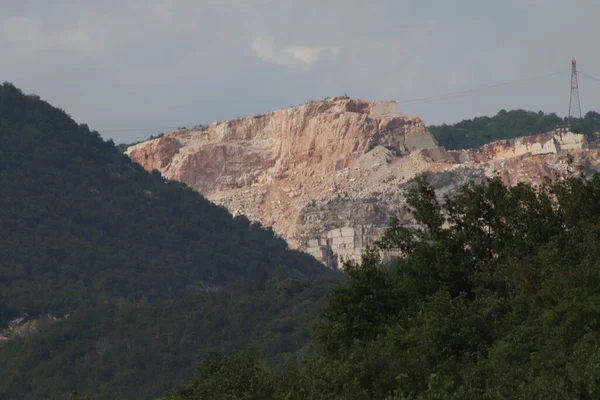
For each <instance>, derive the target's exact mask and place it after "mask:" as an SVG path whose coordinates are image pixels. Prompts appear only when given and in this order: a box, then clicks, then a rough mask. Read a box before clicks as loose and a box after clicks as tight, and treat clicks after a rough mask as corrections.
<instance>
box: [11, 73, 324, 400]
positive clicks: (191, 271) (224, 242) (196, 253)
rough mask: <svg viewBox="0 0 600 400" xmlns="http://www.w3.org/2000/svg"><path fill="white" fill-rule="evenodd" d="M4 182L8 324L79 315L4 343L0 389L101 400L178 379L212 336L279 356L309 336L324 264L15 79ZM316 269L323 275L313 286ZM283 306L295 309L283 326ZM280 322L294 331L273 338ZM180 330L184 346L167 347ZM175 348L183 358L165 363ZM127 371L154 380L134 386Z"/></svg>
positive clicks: (156, 391) (219, 342) (213, 342)
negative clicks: (82, 394) (151, 167)
mask: <svg viewBox="0 0 600 400" xmlns="http://www.w3.org/2000/svg"><path fill="white" fill-rule="evenodd" d="M0 187H2V195H1V196H0V282H1V286H0V334H2V330H3V329H5V328H6V327H7V323H8V321H10V320H12V319H13V318H16V317H20V316H22V315H25V314H28V315H29V318H32V317H33V318H35V317H38V316H42V317H43V318H46V319H49V320H52V318H50V317H49V316H52V317H63V316H65V315H66V314H70V317H69V319H68V320H66V321H64V322H63V323H58V322H57V323H53V324H50V325H51V326H50V325H49V326H48V327H46V329H42V330H41V331H40V332H39V333H38V334H35V335H32V336H31V337H29V338H28V339H27V340H26V341H25V340H13V341H9V342H10V343H9V344H8V345H4V346H2V347H0V360H1V361H0V371H1V372H0V375H2V376H0V398H12V399H16V398H49V397H51V396H50V395H56V396H62V395H63V393H64V391H65V390H67V389H70V388H73V389H75V388H81V387H83V388H88V389H92V390H94V391H95V392H96V393H99V394H100V398H121V397H125V398H131V397H130V396H131V394H132V393H137V395H142V394H144V393H146V395H147V396H157V395H160V394H161V392H162V391H164V390H166V389H169V388H165V387H161V386H160V384H159V382H160V379H159V378H158V377H159V375H160V374H163V376H169V374H171V376H172V378H177V377H178V376H179V375H177V374H178V373H179V372H181V371H182V370H185V373H184V374H183V377H184V378H185V377H186V374H187V373H188V372H189V373H191V367H190V365H191V364H188V362H185V361H184V362H182V360H184V359H185V360H188V361H189V363H195V362H197V360H198V358H199V357H201V355H202V354H203V352H204V350H205V349H207V348H221V347H222V348H228V347H229V348H240V347H243V346H244V345H246V344H252V343H255V342H256V343H259V345H264V346H263V347H260V346H259V347H260V348H259V350H260V351H262V353H264V354H266V355H267V356H268V357H276V356H277V355H278V354H280V353H285V352H291V353H293V352H295V351H297V350H298V349H299V348H301V347H302V346H304V345H305V344H306V342H307V337H306V325H307V324H308V322H310V320H312V318H313V317H314V314H315V313H316V311H314V310H313V309H315V310H316V309H318V308H319V307H320V305H321V304H322V302H323V299H324V298H325V293H326V289H325V288H326V287H327V285H328V284H327V283H322V282H325V281H327V280H328V279H330V278H328V276H330V275H328V274H330V273H329V272H327V271H326V269H325V268H324V267H323V266H322V265H321V264H319V263H318V262H317V261H316V260H315V259H313V258H312V257H310V256H308V255H305V254H303V253H300V252H296V251H291V250H290V249H288V248H287V245H286V243H285V242H284V241H283V240H281V239H279V238H277V237H276V236H275V235H274V234H273V232H272V231H271V230H270V229H265V228H263V227H262V226H259V225H256V224H251V223H250V222H249V221H248V220H247V219H246V218H244V217H236V218H233V217H232V216H231V215H230V214H229V213H228V212H227V210H226V209H224V208H221V207H217V206H215V205H214V204H212V203H210V202H209V201H207V200H205V199H204V198H203V197H202V196H200V195H199V194H198V193H196V192H194V191H193V190H191V189H189V188H187V187H186V186H184V185H182V184H180V183H176V182H168V181H165V180H164V179H163V178H162V177H161V176H160V174H158V173H156V172H155V173H151V174H150V173H147V172H146V171H144V170H143V169H142V167H140V166H138V165H137V164H135V163H133V162H132V161H130V160H129V158H128V157H126V156H125V155H123V154H121V153H120V152H119V151H118V150H117V148H116V147H115V146H114V144H113V143H112V142H105V141H103V140H102V138H101V137H100V136H99V134H98V133H97V132H93V131H90V130H89V129H88V127H87V126H85V125H78V124H77V123H76V122H74V121H73V120H72V119H71V118H70V117H69V116H68V115H67V114H65V113H64V112H63V111H61V110H59V109H56V108H54V107H52V106H50V105H49V104H48V103H46V102H44V101H42V100H40V99H39V98H38V97H37V96H31V95H24V94H23V93H22V92H21V91H20V90H19V89H17V88H15V87H14V86H13V85H11V84H8V83H5V84H3V85H2V86H0ZM317 277H325V278H323V279H324V280H323V279H321V281H320V282H321V283H322V286H320V285H321V283H319V284H315V287H313V286H310V285H307V284H306V282H307V281H306V280H307V279H312V278H317ZM319 288H323V289H322V290H321V289H319ZM311 290H313V291H314V293H313V292H310V291H311ZM319 290H321V291H319ZM253 291H258V292H257V293H258V294H257V295H256V296H253V295H252V292H253ZM281 293H283V294H281ZM307 293H308V294H307ZM311 293H312V294H311ZM280 294H281V296H284V298H280V297H278V296H280ZM301 296H305V297H304V298H301ZM184 297H185V298H186V299H185V300H181V301H179V299H181V298H184ZM240 299H245V301H243V302H242V303H240ZM296 299H298V300H299V301H300V300H302V301H306V300H310V302H309V303H308V304H304V306H303V308H302V310H297V312H295V313H293V314H290V313H289V310H288V309H286V308H285V307H290V308H293V307H294V305H295V304H296V303H295V301H296ZM275 301H279V303H278V304H274V302H275ZM186 302H187V303H186ZM253 302H254V303H253ZM255 302H259V304H258V305H257V304H255ZM207 304H212V306H207V307H208V308H209V309H203V307H204V306H205V305H207ZM249 307H250V308H249ZM252 307H255V308H252ZM159 315H160V317H159ZM194 316H196V317H197V318H198V320H194ZM277 316H279V317H281V318H283V317H286V318H287V319H288V320H287V322H286V323H285V324H283V325H284V327H283V328H282V327H281V326H280V325H279V323H278V320H277V319H276V318H275V317H277ZM202 318H204V319H205V322H204V323H200V322H199V321H200V319H202ZM273 318H275V320H273ZM178 323H179V324H180V326H181V327H182V329H181V330H173V328H174V327H175V326H176V325H175V324H178ZM161 324H162V325H161ZM261 324H262V325H261ZM268 324H271V325H272V326H270V328H268V327H267V326H268ZM208 327H212V328H211V329H210V330H207V329H208ZM230 329H231V331H230ZM236 329H237V331H236ZM278 329H286V330H287V331H288V332H290V337H294V334H296V336H295V339H293V340H291V339H290V340H288V342H282V341H281V340H283V339H281V338H279V339H277V338H275V336H274V335H275V333H276V332H277V330H278ZM168 332H170V333H168ZM274 332H275V333H274ZM167 333H168V334H169V335H170V336H169V339H168V340H167V339H165V338H164V337H163V336H162V335H163V334H167ZM180 335H185V338H181V337H180ZM137 337H143V338H145V339H144V340H146V339H147V342H143V344H140V343H139V342H137V341H136V338H137ZM198 337H200V338H202V337H205V338H206V340H198ZM111 338H112V340H113V341H112V342H111ZM178 338H179V341H178V344H180V345H182V346H184V347H183V348H181V347H178V346H167V344H171V345H172V342H171V340H178ZM194 338H195V339H194ZM254 339H256V341H254V342H253V340H254ZM267 339H272V340H271V341H270V344H269V345H270V346H271V347H270V348H267V345H266V343H267V342H269V340H267ZM185 346H188V347H187V348H186V347H185ZM105 347H106V348H105ZM102 349H105V351H104V350H102ZM110 349H112V351H114V353H111V350H110ZM161 352H162V353H161ZM110 354H112V358H111V357H108V356H107V355H110ZM149 354H152V357H151V358H150V359H148V358H144V357H148V355H149ZM183 354H185V356H182V355H183ZM170 356H173V357H177V358H178V360H177V361H176V362H174V364H169V360H170V359H169V358H168V357H170ZM140 357H141V358H140ZM108 360H110V363H111V364H110V365H108V364H106V363H107V362H108ZM156 363H159V365H160V363H164V365H162V367H159V366H157V364H156ZM165 365H168V366H169V370H168V372H165V371H164V369H162V368H163V367H164V366H165ZM117 367H119V368H117ZM108 371H110V372H108ZM142 372H143V373H142ZM115 374H116V375H115ZM119 376H120V379H122V378H123V376H129V377H130V378H131V379H132V382H131V383H132V384H133V383H137V384H140V383H142V382H145V383H146V387H145V389H144V390H141V391H140V390H139V389H137V388H133V387H131V388H129V389H131V390H132V391H131V392H129V396H125V395H124V393H125V392H127V390H129V389H127V385H125V384H124V383H123V382H122V381H120V380H119V379H117V378H118V377H119ZM136 376H137V378H135V377H136ZM135 379H141V380H142V382H135ZM142 384H143V383H142ZM172 384H176V381H174V380H172ZM119 391H120V392H119ZM40 396H42V397H40ZM134 396H135V395H134ZM57 398H60V397H57ZM138 398H140V397H138ZM141 398H143V396H142V397H141Z"/></svg>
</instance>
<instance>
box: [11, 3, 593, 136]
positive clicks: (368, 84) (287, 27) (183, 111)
mask: <svg viewBox="0 0 600 400" xmlns="http://www.w3.org/2000/svg"><path fill="white" fill-rule="evenodd" d="M0 10H1V12H0V57H1V58H0V81H9V82H12V83H14V84H15V85H16V86H17V87H20V88H21V89H23V90H24V91H25V92H27V93H35V94H38V95H40V96H41V97H42V98H44V99H45V100H48V101H49V102H51V103H52V104H53V105H55V106H58V107H60V108H63V109H64V110H66V111H67V112H68V113H69V114H70V115H71V116H73V117H74V118H75V119H76V120H77V121H78V122H81V123H87V124H88V125H89V126H90V127H91V128H92V129H96V130H98V131H100V132H101V133H102V134H103V136H104V137H106V138H109V137H112V138H113V139H114V140H115V141H116V142H130V141H133V140H138V139H142V138H145V137H148V136H149V135H150V134H153V133H158V132H160V131H161V130H160V129H158V130H157V131H155V130H153V129H149V130H145V129H146V128H163V127H171V126H183V125H186V126H190V125H195V124H206V123H210V122H213V121H217V120H224V119H230V118H235V117H238V116H244V115H250V114H254V113H261V112H265V111H270V110H273V109H279V108H285V107H289V106H293V105H297V104H301V103H304V102H307V101H309V100H320V99H323V98H324V97H327V96H335V95H342V94H348V95H349V96H351V97H360V98H364V99H368V100H379V99H380V100H384V99H393V100H397V101H399V102H404V103H401V110H402V111H403V112H404V113H406V114H410V115H418V116H420V117H421V118H422V119H423V120H424V121H425V123H427V124H438V123H441V122H456V121H459V120H461V119H464V118H471V117H473V116H478V115H491V114H495V113H496V112H497V111H498V110H499V109H502V108H505V109H513V108H525V109H531V110H534V111H538V110H544V111H548V112H558V113H559V114H560V115H564V114H566V112H567V111H568V103H569V84H570V71H569V69H570V63H571V58H572V57H575V58H577V61H578V66H579V68H580V70H581V71H583V72H585V73H587V74H589V75H591V76H595V77H596V78H600V49H599V47H598V37H600V30H599V29H600V27H599V25H598V16H599V15H600V1H598V0H501V1H500V0H405V1H403V0H357V1H355V0H102V1H93V0H52V1H48V0H0ZM555 72H562V74H560V75H552V76H550V77H548V75H550V74H552V73H555ZM537 77H540V78H539V79H533V80H529V81H526V82H524V83H522V84H520V85H519V84H512V85H507V86H502V87H499V88H494V89H488V90H479V91H476V92H473V93H470V94H469V95H466V96H462V97H456V96H454V97H448V98H440V99H433V100H429V101H426V102H415V103H411V102H409V101H410V100H412V99H415V98H422V97H432V96H436V95H440V94H445V93H449V92H456V91H462V90H469V89H472V88H484V87H488V86H492V85H496V84H501V83H504V82H512V81H515V80H521V79H527V78H537ZM544 77H545V78H544ZM580 92H581V103H582V106H583V111H584V113H585V111H587V110H599V109H600V82H593V81H591V80H589V79H583V78H581V77H580Z"/></svg>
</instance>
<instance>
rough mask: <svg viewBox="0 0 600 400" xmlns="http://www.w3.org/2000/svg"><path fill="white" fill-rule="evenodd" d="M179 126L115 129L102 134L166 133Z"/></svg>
mask: <svg viewBox="0 0 600 400" xmlns="http://www.w3.org/2000/svg"><path fill="white" fill-rule="evenodd" d="M176 128H177V126H166V127H163V128H131V129H114V130H109V131H102V133H118V132H144V131H166V130H171V129H176Z"/></svg>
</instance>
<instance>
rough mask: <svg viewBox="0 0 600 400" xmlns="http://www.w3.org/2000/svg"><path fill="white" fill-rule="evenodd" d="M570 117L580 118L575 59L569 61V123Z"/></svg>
mask: <svg viewBox="0 0 600 400" xmlns="http://www.w3.org/2000/svg"><path fill="white" fill-rule="evenodd" d="M572 118H581V103H580V102H579V84H578V83H577V61H575V59H573V61H571V98H570V99H569V124H571V119H572Z"/></svg>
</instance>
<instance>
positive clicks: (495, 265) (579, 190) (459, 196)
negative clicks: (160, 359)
mask: <svg viewBox="0 0 600 400" xmlns="http://www.w3.org/2000/svg"><path fill="white" fill-rule="evenodd" d="M408 199H409V205H410V208H411V211H412V213H413V215H414V216H415V217H416V219H417V220H418V222H419V225H420V228H419V229H418V230H409V229H407V228H405V227H402V226H400V225H399V224H398V221H395V220H393V221H391V223H390V226H389V228H388V230H387V232H386V234H385V236H384V237H383V238H382V239H381V241H380V242H379V247H380V248H381V249H384V250H389V249H394V250H396V251H398V250H399V251H401V252H403V253H404V254H405V256H404V257H401V258H397V259H395V260H394V261H393V262H391V263H386V262H383V261H382V260H381V259H380V258H379V256H378V253H377V252H375V251H374V252H371V253H370V254H368V255H367V256H366V257H364V259H363V261H362V263H361V265H348V274H349V279H348V280H347V281H345V282H341V283H339V284H338V285H337V287H336V288H335V289H334V291H333V293H332V294H331V295H330V297H329V301H328V305H327V307H326V309H325V310H324V312H323V313H322V314H321V317H320V319H319V324H318V325H317V328H316V330H315V336H314V338H313V339H314V342H315V346H316V348H317V349H318V351H317V353H316V354H315V355H313V356H310V357H307V358H305V359H304V360H303V362H302V364H300V365H298V364H296V363H289V364H288V365H287V367H286V368H285V369H284V370H283V371H282V372H276V371H275V370H273V369H271V368H269V367H268V366H266V365H265V364H263V363H262V362H261V361H260V360H259V359H258V358H257V357H256V356H254V355H253V354H251V353H248V352H242V353H234V354H229V355H228V354H224V353H212V354H210V355H209V356H208V357H207V358H205V359H204V360H203V361H202V362H201V363H200V364H199V366H198V368H197V369H196V372H195V375H194V378H193V379H192V380H191V381H190V382H189V384H188V385H187V386H185V387H184V388H182V389H180V390H178V391H176V392H175V393H174V394H173V395H171V396H169V397H168V398H167V399H169V400H196V399H207V398H215V399H357V400H358V399H365V400H367V399H381V400H384V399H386V400H394V399H397V400H400V399H402V400H408V399H419V400H420V399H423V400H424V399H456V400H459V399H460V400H468V399H473V400H478V399H498V400H500V399H523V400H525V399H527V400H530V399H540V400H541V399H594V398H597V397H598V393H599V391H600V316H599V314H598V310H600V261H599V260H600V176H598V175H596V176H594V177H593V178H592V179H591V180H584V179H582V178H579V177H572V178H569V179H567V180H565V181H563V182H560V183H557V184H553V185H544V186H542V187H540V188H537V189H535V188H532V187H530V186H527V185H524V184H520V185H518V186H516V187H512V188H508V187H505V186H503V185H502V183H501V182H500V180H498V179H491V180H488V181H486V182H485V183H483V184H479V185H475V184H471V185H468V186H466V187H463V188H462V189H460V190H459V191H458V192H457V193H456V194H455V195H454V196H453V197H451V198H446V199H445V201H444V202H443V203H439V202H438V200H437V199H436V197H435V194H434V191H433V190H432V189H431V187H430V186H429V185H428V184H427V182H426V181H425V179H423V178H420V179H417V181H416V182H415V184H414V185H413V186H412V188H411V189H410V191H409V195H408ZM445 222H448V223H449V224H448V225H446V224H445Z"/></svg>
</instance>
